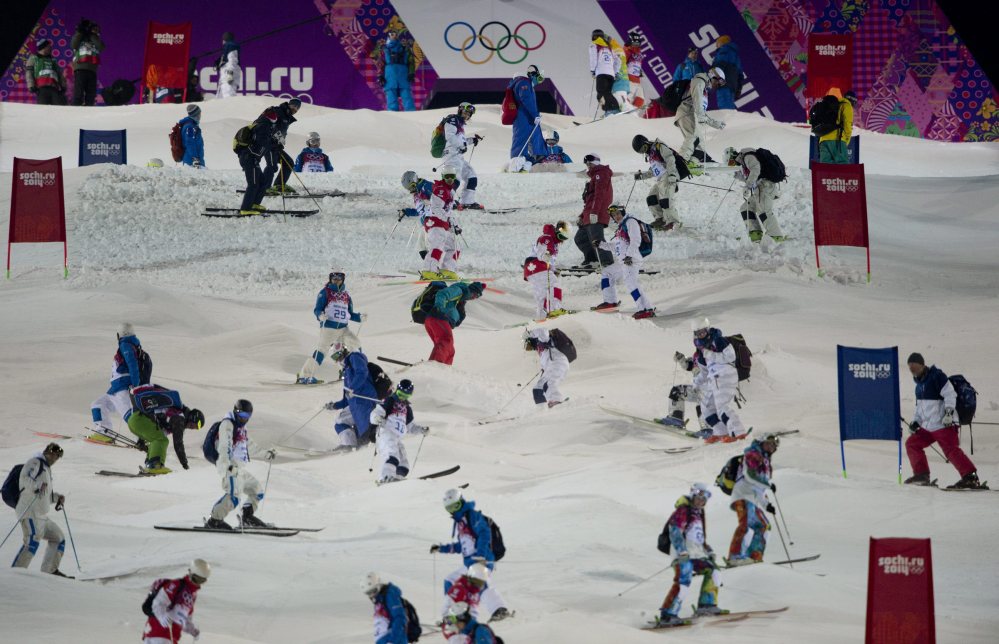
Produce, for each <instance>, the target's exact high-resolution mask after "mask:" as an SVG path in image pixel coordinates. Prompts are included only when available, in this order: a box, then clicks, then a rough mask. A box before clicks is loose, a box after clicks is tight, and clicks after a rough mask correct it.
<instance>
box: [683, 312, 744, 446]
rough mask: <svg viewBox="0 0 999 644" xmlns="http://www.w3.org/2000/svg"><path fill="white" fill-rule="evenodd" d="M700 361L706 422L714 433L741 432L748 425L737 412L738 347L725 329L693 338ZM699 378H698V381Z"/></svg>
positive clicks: (702, 404) (719, 434)
mask: <svg viewBox="0 0 999 644" xmlns="http://www.w3.org/2000/svg"><path fill="white" fill-rule="evenodd" d="M694 346H695V347H697V349H698V352H697V354H695V355H699V357H700V360H701V364H700V365H699V366H700V368H701V372H702V373H701V376H702V377H703V381H702V382H703V384H702V385H699V388H700V389H701V392H702V402H701V409H702V411H703V413H704V422H705V423H707V424H708V425H710V426H711V430H712V432H713V433H714V435H715V436H742V435H743V434H745V433H746V428H745V427H744V426H743V424H742V421H741V420H740V419H739V416H738V414H736V413H735V396H736V393H738V392H737V388H738V387H739V372H738V370H737V369H736V368H735V359H736V355H735V347H733V346H732V344H731V343H730V342H729V341H728V340H726V339H725V336H723V335H722V332H721V331H720V330H718V329H715V328H712V329H710V330H709V331H708V335H707V337H706V338H704V339H703V340H702V339H699V338H694ZM696 382H697V381H696V380H695V383H696Z"/></svg>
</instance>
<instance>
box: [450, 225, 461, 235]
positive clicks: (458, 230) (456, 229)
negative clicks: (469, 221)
mask: <svg viewBox="0 0 999 644" xmlns="http://www.w3.org/2000/svg"><path fill="white" fill-rule="evenodd" d="M451 230H453V231H454V234H455V235H460V234H461V226H452V227H451Z"/></svg>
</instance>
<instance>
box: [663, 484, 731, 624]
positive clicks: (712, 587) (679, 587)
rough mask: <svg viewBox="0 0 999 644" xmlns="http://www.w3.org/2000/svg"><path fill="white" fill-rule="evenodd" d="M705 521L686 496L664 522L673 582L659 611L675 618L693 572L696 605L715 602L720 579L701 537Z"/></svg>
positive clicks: (704, 530) (680, 499)
mask: <svg viewBox="0 0 999 644" xmlns="http://www.w3.org/2000/svg"><path fill="white" fill-rule="evenodd" d="M706 524H707V520H706V518H705V516H704V510H703V509H699V508H695V507H694V506H693V504H692V502H691V500H690V497H687V496H681V497H680V498H679V499H678V500H677V502H676V509H675V510H673V514H671V515H670V517H669V520H668V521H667V522H666V528H667V530H668V531H669V541H670V544H671V545H672V548H673V554H674V555H675V558H674V559H673V585H672V587H670V589H669V592H668V593H667V594H666V598H665V599H664V600H663V603H662V606H661V608H660V610H662V611H665V612H666V613H667V614H668V615H671V616H673V617H676V616H678V615H679V614H680V609H681V608H682V607H683V601H684V599H685V598H686V597H687V592H688V591H690V585H691V582H692V581H693V578H694V575H701V576H703V577H704V580H703V581H702V582H701V593H700V596H699V597H698V600H697V607H698V608H707V607H711V606H717V605H718V588H719V587H720V586H721V579H720V578H719V575H718V567H717V566H716V565H715V560H714V553H713V552H712V551H711V547H710V546H709V545H708V544H707V541H706V540H705V535H706V533H707V529H706Z"/></svg>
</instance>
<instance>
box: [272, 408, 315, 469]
mask: <svg viewBox="0 0 999 644" xmlns="http://www.w3.org/2000/svg"><path fill="white" fill-rule="evenodd" d="M324 411H326V406H325V405H324V406H322V407H320V408H319V411H317V412H316V413H314V414H312V415H311V416H309V420H307V421H305V422H304V423H302V425H301V427H299V428H298V429H296V430H295V431H293V432H292V433H291V434H289V435H287V436H285V437H284V438H282V439H281V440H280V441H278V442H277V443H276V444H277V445H279V446H285V445H284V443H285V441H287V440H288V439H290V438H292V437H294V436H295V434H297V433H298V432H300V431H302V430H303V429H305V426H306V425H308V424H309V423H311V422H312V420H313V419H314V418H315V417H316V416H318V415H319V414H321V413H323V412H324ZM268 473H270V471H269V470H268Z"/></svg>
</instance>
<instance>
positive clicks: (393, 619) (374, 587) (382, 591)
mask: <svg viewBox="0 0 999 644" xmlns="http://www.w3.org/2000/svg"><path fill="white" fill-rule="evenodd" d="M361 591H362V592H363V593H364V594H365V595H367V596H368V599H370V600H371V603H372V604H374V605H375V616H374V617H375V644H407V642H409V639H408V638H407V637H406V621H407V620H406V607H405V605H404V604H403V603H402V590H400V589H399V587H398V586H396V585H395V584H392V583H387V582H383V581H382V579H381V577H379V576H378V574H377V573H374V572H369V573H368V574H367V575H365V576H364V579H362V580H361Z"/></svg>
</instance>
